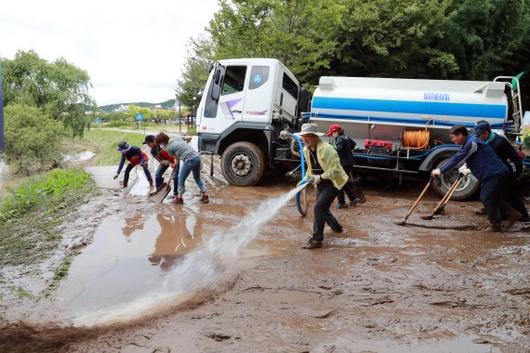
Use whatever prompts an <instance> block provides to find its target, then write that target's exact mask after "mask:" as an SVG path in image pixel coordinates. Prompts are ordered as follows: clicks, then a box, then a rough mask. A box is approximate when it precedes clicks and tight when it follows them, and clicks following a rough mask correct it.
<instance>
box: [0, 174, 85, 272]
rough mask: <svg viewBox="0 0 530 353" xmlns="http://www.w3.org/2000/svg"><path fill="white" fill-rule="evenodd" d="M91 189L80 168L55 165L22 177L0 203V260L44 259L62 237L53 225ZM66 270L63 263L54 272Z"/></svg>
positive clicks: (19, 262) (33, 263) (30, 263)
mask: <svg viewBox="0 0 530 353" xmlns="http://www.w3.org/2000/svg"><path fill="white" fill-rule="evenodd" d="M93 191H94V183H93V181H92V180H91V178H90V176H89V174H88V173H86V172H85V171H83V170H81V169H56V170H53V171H51V172H48V173H45V174H42V175H40V176H37V177H31V178H27V179H24V180H23V181H21V182H20V184H19V185H18V186H16V187H14V188H13V189H12V190H11V191H10V193H9V194H8V195H6V196H4V197H3V198H2V200H1V203H0V234H2V236H1V237H0V264H1V265H2V266H20V265H27V266H36V265H38V264H39V263H41V262H42V261H44V260H45V259H46V258H47V257H49V256H50V255H51V254H52V253H54V252H55V251H56V250H57V247H58V245H59V244H60V242H61V240H62V234H60V233H59V232H58V231H57V230H56V227H57V226H58V225H59V224H61V222H62V221H63V220H64V219H65V218H66V217H67V216H68V215H69V214H70V213H71V212H72V211H73V210H75V209H76V207H75V206H76V205H77V204H78V203H79V202H80V201H81V200H83V199H84V198H85V197H86V195H87V194H89V193H91V192H93ZM66 271H67V266H66V264H65V263H63V264H62V265H61V266H60V268H59V270H58V272H57V276H60V274H63V276H64V274H65V273H66Z"/></svg>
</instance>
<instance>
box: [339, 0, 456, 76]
mask: <svg viewBox="0 0 530 353" xmlns="http://www.w3.org/2000/svg"><path fill="white" fill-rule="evenodd" d="M451 4H452V0H372V1H364V0H349V1H348V10H347V13H346V14H345V15H344V19H343V22H342V25H341V27H340V28H339V29H338V31H337V41H338V42H339V43H340V45H339V47H338V50H337V52H336V56H335V59H334V60H333V65H332V67H333V69H332V70H331V72H332V73H333V74H339V75H352V76H382V77H411V78H451V77H455V76H456V75H457V74H458V70H459V67H458V64H457V62H456V59H455V57H454V55H453V54H452V53H450V52H448V51H444V50H441V49H439V48H437V47H436V43H437V42H438V41H440V40H441V39H442V38H444V36H445V34H446V33H444V29H445V28H446V27H447V22H448V19H447V16H448V14H449V13H450V12H451V10H452V8H451Z"/></svg>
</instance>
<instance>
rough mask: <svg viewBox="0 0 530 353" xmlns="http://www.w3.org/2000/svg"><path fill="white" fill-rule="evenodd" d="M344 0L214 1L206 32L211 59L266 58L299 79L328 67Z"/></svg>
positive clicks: (319, 72)
mask: <svg viewBox="0 0 530 353" xmlns="http://www.w3.org/2000/svg"><path fill="white" fill-rule="evenodd" d="M345 3H346V0H220V1H219V6H220V9H219V11H218V12H217V13H215V15H214V18H213V20H212V21H211V22H210V27H209V32H210V34H211V36H212V40H213V42H214V45H215V57H216V59H223V58H228V57H272V58H277V59H279V60H280V61H282V62H283V63H284V64H286V65H287V66H288V67H289V68H290V69H291V71H293V73H294V74H295V75H297V76H298V78H299V79H301V80H302V81H314V80H315V79H316V78H318V76H320V74H321V73H322V72H325V71H327V70H328V69H329V68H330V59H331V58H332V54H333V53H334V52H335V49H336V47H337V44H338V42H337V40H336V36H335V33H336V32H335V31H336V29H335V28H336V27H338V26H340V25H341V23H342V16H343V14H344V12H345V9H346V7H345Z"/></svg>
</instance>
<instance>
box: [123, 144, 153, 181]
mask: <svg viewBox="0 0 530 353" xmlns="http://www.w3.org/2000/svg"><path fill="white" fill-rule="evenodd" d="M117 151H118V152H120V153H121V159H120V165H119V166H118V171H117V172H116V175H114V180H116V179H117V178H118V176H119V175H120V172H121V170H122V169H123V165H124V164H125V160H127V161H129V164H128V165H127V167H126V168H125V175H124V176H123V187H124V188H125V187H127V185H128V183H129V174H130V173H131V170H132V169H133V168H134V167H135V166H137V165H141V166H142V168H143V170H144V173H145V177H146V178H147V181H149V187H150V188H151V189H152V188H153V178H152V177H151V173H150V172H149V169H148V168H147V161H148V158H147V155H146V154H145V153H143V152H142V150H141V149H140V147H136V146H130V145H129V144H128V143H127V142H125V141H122V142H120V143H119V144H118V148H117Z"/></svg>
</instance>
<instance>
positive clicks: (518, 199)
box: [505, 174, 528, 218]
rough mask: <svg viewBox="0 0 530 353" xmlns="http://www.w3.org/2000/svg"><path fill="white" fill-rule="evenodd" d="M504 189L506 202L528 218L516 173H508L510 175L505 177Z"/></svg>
mask: <svg viewBox="0 0 530 353" xmlns="http://www.w3.org/2000/svg"><path fill="white" fill-rule="evenodd" d="M505 189H506V195H507V202H508V203H509V204H510V206H512V207H513V208H514V209H515V210H516V211H517V212H519V213H520V214H521V215H522V216H523V218H528V210H527V209H526V206H525V204H524V198H523V193H522V192H521V190H522V189H521V186H520V184H519V181H518V180H517V176H516V175H514V174H510V176H509V177H508V178H507V184H506V187H505Z"/></svg>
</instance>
